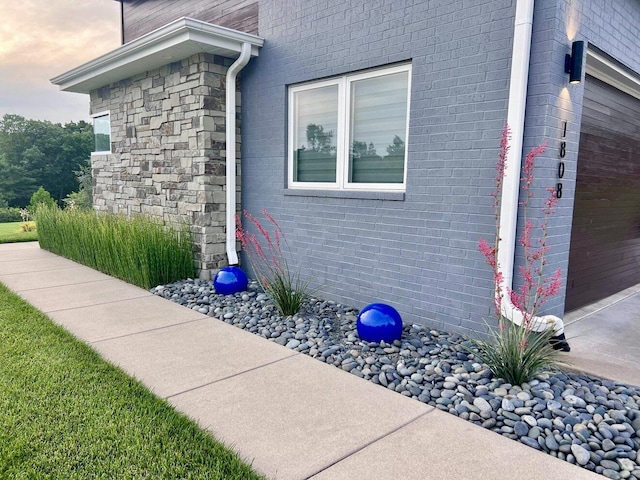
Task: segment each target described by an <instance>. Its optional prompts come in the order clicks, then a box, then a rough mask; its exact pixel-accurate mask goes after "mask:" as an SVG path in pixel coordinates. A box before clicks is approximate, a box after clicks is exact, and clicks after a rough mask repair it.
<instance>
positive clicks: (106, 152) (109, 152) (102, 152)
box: [90, 110, 113, 155]
mask: <svg viewBox="0 0 640 480" xmlns="http://www.w3.org/2000/svg"><path fill="white" fill-rule="evenodd" d="M107 115H109V150H100V151H97V152H91V155H109V154H111V153H113V152H112V151H111V138H112V131H111V110H105V111H102V112H97V113H94V114H92V115H90V117H91V120H92V121H93V126H94V129H95V119H96V118H98V117H105V116H107ZM95 140H96V134H95V130H94V132H93V142H94V145H93V147H94V148H95Z"/></svg>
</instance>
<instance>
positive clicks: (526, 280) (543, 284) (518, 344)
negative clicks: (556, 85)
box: [470, 126, 563, 385]
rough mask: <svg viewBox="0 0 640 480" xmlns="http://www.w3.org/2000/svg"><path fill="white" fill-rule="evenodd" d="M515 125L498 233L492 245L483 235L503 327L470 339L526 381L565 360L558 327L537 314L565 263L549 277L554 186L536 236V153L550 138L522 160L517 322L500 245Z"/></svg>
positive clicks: (484, 356)
mask: <svg viewBox="0 0 640 480" xmlns="http://www.w3.org/2000/svg"><path fill="white" fill-rule="evenodd" d="M509 140H510V131H509V127H508V126H507V127H505V128H504V130H503V131H502V139H501V143H500V154H499V157H498V163H497V165H496V170H497V172H498V174H497V176H496V179H495V182H496V190H495V192H494V193H493V194H492V196H493V197H494V201H493V207H494V217H495V221H496V236H495V240H494V242H493V244H492V245H490V244H489V243H488V242H487V241H486V240H485V239H480V241H479V242H478V249H479V250H480V252H481V253H482V254H483V255H484V257H485V260H486V262H487V264H488V265H490V266H491V268H492V269H493V279H494V287H495V290H494V301H495V305H494V306H495V312H496V316H497V318H498V330H497V331H496V330H494V329H491V328H490V329H489V331H490V334H489V340H488V341H483V340H470V343H471V350H472V351H473V352H474V353H475V354H476V355H477V356H478V357H479V358H480V359H481V360H482V361H483V362H484V363H486V364H487V365H488V366H489V368H490V369H491V371H492V372H493V373H494V374H495V375H496V376H498V377H501V378H504V379H505V380H507V381H508V382H509V383H512V384H514V385H520V384H522V383H523V382H526V381H527V380H529V379H531V378H532V377H534V376H535V375H537V374H538V373H541V372H542V371H545V370H547V369H549V368H552V367H554V366H556V365H558V364H559V363H563V362H561V361H560V359H559V356H558V353H557V352H556V350H554V349H553V347H552V345H551V343H550V342H551V339H552V337H553V334H554V332H553V329H552V328H547V329H546V330H544V331H542V332H537V331H535V330H539V329H540V328H539V326H538V325H534V318H535V317H536V313H537V312H538V310H539V308H540V306H541V305H542V304H543V303H544V302H545V301H546V300H547V299H548V298H549V297H551V296H553V295H556V294H557V292H558V290H559V289H560V279H561V271H560V269H558V270H556V272H555V273H554V274H553V275H552V276H549V277H545V274H544V269H545V266H546V264H547V262H546V254H547V253H548V251H549V249H550V246H549V245H548V243H547V240H548V231H547V225H548V222H549V218H550V217H551V215H552V214H553V213H554V211H555V207H556V205H557V203H558V198H557V196H556V192H555V189H554V188H548V189H547V191H548V192H549V196H548V197H547V199H546V201H545V206H544V208H543V214H544V218H543V220H542V222H541V224H540V225H539V228H540V231H541V232H542V234H541V235H540V236H539V238H538V239H537V241H536V240H534V238H533V232H534V230H535V225H534V223H533V221H531V220H530V219H529V215H528V210H529V204H530V201H531V199H532V198H533V192H532V190H531V185H532V184H533V179H534V176H533V171H534V164H535V159H536V157H537V156H539V155H541V154H542V153H544V150H545V148H546V143H544V144H542V145H539V146H537V147H535V148H534V149H533V150H531V152H529V154H528V155H527V157H526V159H525V162H524V165H523V166H522V176H521V179H520V180H521V188H522V190H523V192H524V200H522V201H521V202H520V206H521V207H522V212H523V217H524V228H523V231H522V234H521V236H520V238H519V244H520V245H521V247H522V249H523V256H524V265H521V266H519V267H518V271H519V274H520V276H521V279H522V282H521V286H520V288H519V289H518V290H510V289H507V293H508V295H509V301H511V303H513V305H514V306H515V307H516V308H517V309H519V310H520V311H521V312H522V317H523V320H522V324H521V325H516V324H515V323H513V322H512V321H510V320H509V319H505V318H504V316H503V313H502V312H503V308H502V302H503V301H505V299H504V296H503V293H502V292H503V291H504V289H503V282H504V279H503V276H502V271H501V266H500V265H499V262H498V250H499V248H500V241H501V239H500V236H499V230H500V202H501V199H502V189H503V183H504V173H505V168H506V159H507V153H508V151H509Z"/></svg>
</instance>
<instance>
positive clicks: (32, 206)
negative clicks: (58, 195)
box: [27, 187, 57, 215]
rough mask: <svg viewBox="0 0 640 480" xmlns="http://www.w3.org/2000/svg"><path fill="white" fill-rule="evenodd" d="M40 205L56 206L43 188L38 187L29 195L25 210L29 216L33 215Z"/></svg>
mask: <svg viewBox="0 0 640 480" xmlns="http://www.w3.org/2000/svg"><path fill="white" fill-rule="evenodd" d="M41 205H46V206H48V207H53V206H56V205H57V203H56V201H55V200H54V199H53V197H52V196H51V194H50V193H49V192H47V191H46V190H45V189H44V188H43V187H40V188H39V189H38V190H36V191H35V192H34V193H33V195H31V201H30V202H29V206H28V207H27V210H29V212H31V214H34V215H35V214H36V212H37V211H38V208H40V206H41Z"/></svg>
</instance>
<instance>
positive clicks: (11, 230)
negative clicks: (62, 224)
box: [0, 222, 38, 243]
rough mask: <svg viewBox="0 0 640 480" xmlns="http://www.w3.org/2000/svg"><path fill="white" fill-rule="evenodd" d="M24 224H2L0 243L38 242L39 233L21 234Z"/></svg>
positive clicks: (0, 225) (0, 227) (0, 226)
mask: <svg viewBox="0 0 640 480" xmlns="http://www.w3.org/2000/svg"><path fill="white" fill-rule="evenodd" d="M22 223H23V222H12V223H0V243H14V242H31V241H33V240H38V232H37V231H35V230H34V231H33V232H21V231H20V225H22Z"/></svg>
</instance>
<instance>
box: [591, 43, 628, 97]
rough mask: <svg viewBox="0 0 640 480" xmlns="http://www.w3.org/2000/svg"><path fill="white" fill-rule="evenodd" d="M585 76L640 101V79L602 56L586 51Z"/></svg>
mask: <svg viewBox="0 0 640 480" xmlns="http://www.w3.org/2000/svg"><path fill="white" fill-rule="evenodd" d="M586 72H587V75H591V76H592V77H595V78H597V79H599V80H602V81H603V82H605V83H608V84H609V85H611V86H612V87H615V88H617V89H618V90H621V91H622V92H624V93H626V94H628V95H631V96H632V97H635V98H638V99H640V77H639V76H637V75H633V74H632V73H630V72H629V71H627V70H626V69H624V68H623V67H621V66H620V65H618V64H616V63H615V62H613V61H611V60H609V59H608V58H606V57H605V56H604V55H601V54H600V53H598V52H596V51H594V50H593V49H587V69H586Z"/></svg>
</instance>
